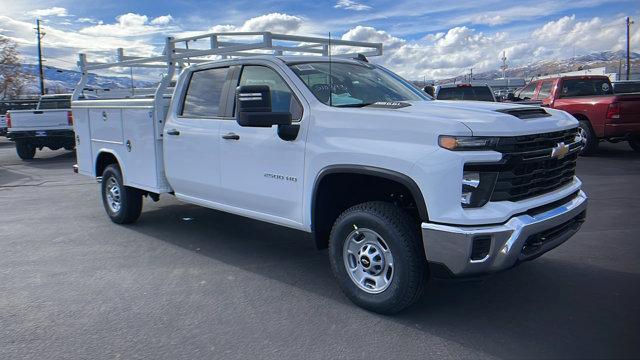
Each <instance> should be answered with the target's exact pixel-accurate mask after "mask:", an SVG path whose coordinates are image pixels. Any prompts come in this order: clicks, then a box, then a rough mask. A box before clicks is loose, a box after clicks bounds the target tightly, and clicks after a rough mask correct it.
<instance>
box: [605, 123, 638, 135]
mask: <svg viewBox="0 0 640 360" xmlns="http://www.w3.org/2000/svg"><path fill="white" fill-rule="evenodd" d="M639 134H640V123H627V124H625V123H622V124H605V125H604V135H605V137H625V136H628V135H639Z"/></svg>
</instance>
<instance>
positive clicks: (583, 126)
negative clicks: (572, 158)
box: [578, 120, 598, 155]
mask: <svg viewBox="0 0 640 360" xmlns="http://www.w3.org/2000/svg"><path fill="white" fill-rule="evenodd" d="M578 126H579V128H580V134H581V135H582V138H583V141H584V146H583V147H582V150H581V151H580V155H591V154H594V153H595V152H596V151H598V138H597V137H596V135H595V133H594V132H593V129H592V128H591V124H590V123H589V121H587V120H580V124H579V125H578Z"/></svg>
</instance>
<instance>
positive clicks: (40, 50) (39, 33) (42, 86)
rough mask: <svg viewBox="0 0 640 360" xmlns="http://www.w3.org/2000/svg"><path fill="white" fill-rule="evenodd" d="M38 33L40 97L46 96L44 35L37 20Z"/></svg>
mask: <svg viewBox="0 0 640 360" xmlns="http://www.w3.org/2000/svg"><path fill="white" fill-rule="evenodd" d="M36 31H37V34H38V72H39V73H40V95H44V70H43V69H42V42H41V40H42V38H43V37H44V33H43V32H40V19H37V20H36Z"/></svg>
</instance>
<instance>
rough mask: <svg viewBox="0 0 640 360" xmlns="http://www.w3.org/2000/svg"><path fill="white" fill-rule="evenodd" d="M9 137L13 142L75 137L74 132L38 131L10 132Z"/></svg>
mask: <svg viewBox="0 0 640 360" xmlns="http://www.w3.org/2000/svg"><path fill="white" fill-rule="evenodd" d="M7 137H8V138H9V139H11V140H16V139H31V138H71V139H73V138H74V137H75V135H74V132H73V130H38V131H20V130H13V131H9V133H8V134H7Z"/></svg>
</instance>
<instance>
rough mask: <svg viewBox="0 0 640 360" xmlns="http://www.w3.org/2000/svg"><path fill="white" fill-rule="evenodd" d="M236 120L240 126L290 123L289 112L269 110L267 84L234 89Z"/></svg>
mask: <svg viewBox="0 0 640 360" xmlns="http://www.w3.org/2000/svg"><path fill="white" fill-rule="evenodd" d="M236 109H237V111H236V121H237V122H238V124H240V126H247V127H271V126H273V125H291V113H290V112H273V111H271V90H270V89H269V86H267V85H245V86H239V87H238V88H237V89H236Z"/></svg>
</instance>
